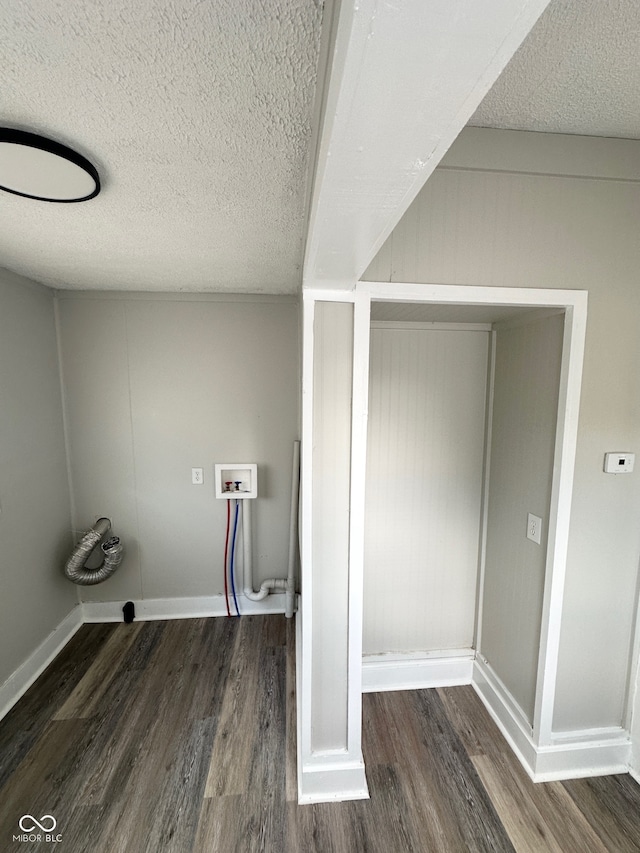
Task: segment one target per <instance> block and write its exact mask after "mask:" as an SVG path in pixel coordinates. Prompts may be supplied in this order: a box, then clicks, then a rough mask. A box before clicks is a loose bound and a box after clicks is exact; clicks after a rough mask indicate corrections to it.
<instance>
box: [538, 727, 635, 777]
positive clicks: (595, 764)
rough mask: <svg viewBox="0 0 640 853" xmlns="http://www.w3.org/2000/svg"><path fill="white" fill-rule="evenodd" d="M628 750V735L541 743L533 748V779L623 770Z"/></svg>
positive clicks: (601, 774) (624, 769)
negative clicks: (561, 742)
mask: <svg viewBox="0 0 640 853" xmlns="http://www.w3.org/2000/svg"><path fill="white" fill-rule="evenodd" d="M630 754H631V743H630V741H629V737H628V735H626V736H623V737H620V738H618V739H617V740H612V739H610V738H607V737H605V738H603V739H602V740H599V739H597V738H595V737H591V738H589V739H585V740H584V741H583V742H581V743H575V742H572V743H571V744H551V745H550V746H541V747H538V749H537V751H536V764H535V770H534V773H533V781H534V782H557V781H560V780H562V779H585V778H588V777H591V776H610V775H612V774H614V773H627V772H628V770H629V756H630Z"/></svg>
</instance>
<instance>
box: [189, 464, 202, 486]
mask: <svg viewBox="0 0 640 853" xmlns="http://www.w3.org/2000/svg"><path fill="white" fill-rule="evenodd" d="M191 482H192V483H193V485H194V486H201V485H202V484H203V483H204V471H203V469H202V468H192V469H191Z"/></svg>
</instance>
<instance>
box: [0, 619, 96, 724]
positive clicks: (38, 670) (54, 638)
mask: <svg viewBox="0 0 640 853" xmlns="http://www.w3.org/2000/svg"><path fill="white" fill-rule="evenodd" d="M82 624H83V620H82V609H81V607H80V606H79V605H78V606H76V607H74V608H73V610H71V611H70V612H69V613H68V614H67V616H65V618H64V619H63V620H62V622H61V623H60V624H59V625H58V626H57V627H56V628H54V629H53V631H52V632H51V633H50V634H49V635H48V636H47V637H45V639H44V640H43V641H42V642H41V643H40V645H39V646H38V647H37V649H35V650H34V651H33V652H32V653H31V654H30V655H29V657H28V658H27V659H26V661H24V663H22V664H21V665H20V666H19V667H18V669H16V670H15V672H13V673H12V674H11V675H10V676H9V678H7V680H6V681H5V682H4V684H2V686H0V720H1V719H2V718H3V717H4V716H6V714H8V712H9V711H10V710H11V708H13V706H14V705H15V704H16V702H17V701H18V700H19V699H20V698H21V697H22V696H24V694H25V693H26V692H27V690H28V689H29V688H30V687H31V685H32V684H33V683H34V681H35V680H36V679H37V678H38V676H40V675H41V674H42V673H43V672H44V670H45V669H46V668H47V667H48V666H49V664H50V663H51V662H52V661H53V660H54V658H55V657H56V656H57V655H59V654H60V652H61V651H62V649H63V648H64V647H65V646H66V645H67V643H68V642H69V640H70V639H71V638H72V637H73V635H74V634H75V633H76V631H77V630H78V629H79V628H81V627H82Z"/></svg>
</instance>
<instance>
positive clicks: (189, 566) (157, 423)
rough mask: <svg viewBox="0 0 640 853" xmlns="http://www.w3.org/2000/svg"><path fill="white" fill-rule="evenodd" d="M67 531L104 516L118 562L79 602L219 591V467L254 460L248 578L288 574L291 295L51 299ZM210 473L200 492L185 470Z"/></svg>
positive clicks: (294, 345)
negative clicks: (121, 554)
mask: <svg viewBox="0 0 640 853" xmlns="http://www.w3.org/2000/svg"><path fill="white" fill-rule="evenodd" d="M58 300H59V315H60V334H61V352H62V363H63V384H64V394H65V406H66V416H67V426H68V444H69V453H70V466H71V481H72V492H73V496H74V503H75V509H74V521H73V523H74V527H75V528H76V530H81V529H84V528H85V527H87V526H90V525H91V524H92V523H93V522H94V520H95V519H96V518H97V517H98V516H100V515H107V516H109V517H110V518H111V519H112V522H113V528H114V530H115V532H117V533H118V534H119V535H121V536H122V537H123V540H124V541H125V545H126V559H125V561H124V563H123V565H122V566H121V568H120V569H119V570H118V572H117V573H116V574H115V575H114V576H113V577H112V578H110V579H109V580H108V581H106V582H105V583H103V584H100V585H98V586H95V587H82V588H81V595H82V599H83V600H84V601H96V600H99V601H118V600H123V599H132V600H134V601H135V600H137V599H140V598H167V597H186V596H204V595H215V594H221V593H222V592H223V590H224V575H223V568H222V563H223V552H224V533H225V523H226V501H222V500H216V499H215V497H214V479H213V466H214V464H215V463H217V462H218V463H219V462H223V463H224V462H256V463H257V464H258V477H259V483H258V490H259V496H258V500H257V501H255V502H254V506H253V521H254V580H255V582H256V583H257V582H258V581H260V580H263V579H265V578H267V577H273V576H274V575H276V576H280V577H284V576H286V567H287V546H288V519H289V497H290V488H291V486H290V483H291V453H292V445H293V441H294V440H295V439H296V438H297V437H298V436H297V432H298V396H299V353H298V322H299V319H298V305H297V301H296V300H294V299H292V298H277V297H263V298H261V297H244V298H243V297H224V298H216V297H213V296H212V297H207V296H202V297H188V296H178V295H175V296H169V295H166V296H163V295H149V294H146V295H140V294H139V295H129V296H125V295H122V294H89V293H72V292H65V293H61V294H59V297H58ZM192 467H202V468H204V469H205V470H204V479H205V482H204V485H203V486H193V485H192V484H191V468H192Z"/></svg>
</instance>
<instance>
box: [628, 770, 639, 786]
mask: <svg viewBox="0 0 640 853" xmlns="http://www.w3.org/2000/svg"><path fill="white" fill-rule="evenodd" d="M629 776H631V778H632V779H633V780H634V781H636V782H637V783H638V785H640V771H637V770H634V769H633V767H629Z"/></svg>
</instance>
